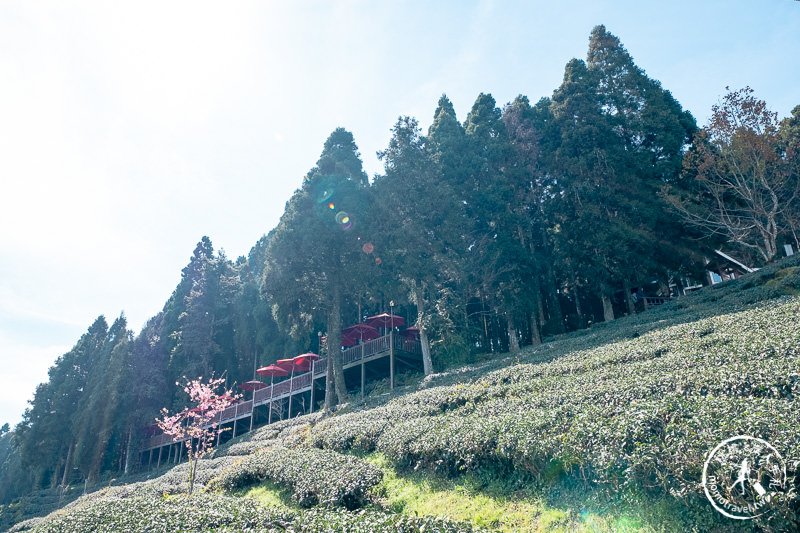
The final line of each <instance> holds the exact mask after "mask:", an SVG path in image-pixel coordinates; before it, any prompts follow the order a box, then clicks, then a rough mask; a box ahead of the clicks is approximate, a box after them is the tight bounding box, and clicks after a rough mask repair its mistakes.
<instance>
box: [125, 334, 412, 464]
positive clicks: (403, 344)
mask: <svg viewBox="0 0 800 533" xmlns="http://www.w3.org/2000/svg"><path fill="white" fill-rule="evenodd" d="M421 354H422V350H421V347H420V343H419V340H418V339H407V338H404V337H401V336H399V335H397V334H396V333H395V334H390V335H384V336H383V337H378V338H377V339H373V340H370V341H366V342H364V343H363V344H359V345H357V346H353V347H351V348H348V349H346V350H344V351H343V352H342V364H343V367H344V370H348V369H350V368H354V367H357V366H360V367H361V392H362V394H363V392H364V382H365V365H366V364H367V363H370V362H372V361H376V360H378V359H382V358H385V357H388V358H389V380H390V386H391V387H392V388H394V373H395V372H394V367H395V357H396V356H401V357H404V356H406V357H407V356H409V355H411V356H420V355H421ZM327 368H328V360H327V359H320V360H319V361H316V362H315V363H314V365H313V367H312V369H311V371H310V372H306V373H304V374H299V375H296V376H294V377H293V378H290V379H287V380H285V381H281V382H280V383H275V384H274V385H272V386H267V387H265V388H263V389H260V390H257V391H254V393H253V398H252V399H251V400H247V401H244V402H240V403H237V404H235V405H232V406H230V407H228V408H227V409H225V410H224V411H222V412H221V413H219V414H218V415H217V416H216V417H214V419H213V420H212V421H211V422H210V423H209V424H208V427H210V426H211V425H214V424H216V425H220V426H221V425H223V424H229V423H234V436H236V422H237V421H238V420H242V419H245V418H251V417H252V416H253V409H255V408H256V407H259V406H262V405H269V404H274V403H277V402H281V401H283V400H286V399H287V398H288V399H289V400H290V401H291V399H292V397H293V396H297V395H300V394H303V393H306V392H311V402H310V403H311V407H310V411H309V412H313V409H314V405H313V404H314V387H313V382H312V377H311V376H312V375H313V376H314V377H313V380H314V382H316V380H318V379H319V378H324V377H325V373H326V371H327ZM324 388H325V382H324V380H323V383H322V389H323V390H324ZM185 440H186V439H183V440H180V441H175V440H173V437H172V436H171V435H165V434H163V433H162V434H159V435H155V436H153V437H151V438H150V439H148V440H147V441H146V442H145V444H144V446H143V447H142V449H141V452H142V453H144V452H148V451H149V452H150V461H152V454H153V451H154V450H156V449H159V454H158V463H159V464H160V463H161V450H160V448H163V447H164V446H170V445H172V444H175V443H176V442H183V441H185Z"/></svg>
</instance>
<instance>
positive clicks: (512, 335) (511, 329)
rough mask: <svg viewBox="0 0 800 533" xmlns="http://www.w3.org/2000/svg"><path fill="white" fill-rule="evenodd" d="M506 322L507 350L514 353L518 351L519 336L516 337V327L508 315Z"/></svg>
mask: <svg viewBox="0 0 800 533" xmlns="http://www.w3.org/2000/svg"><path fill="white" fill-rule="evenodd" d="M507 324H508V352H509V353H516V352H518V351H519V337H517V327H516V325H515V324H514V319H513V318H511V317H509V318H508V320H507Z"/></svg>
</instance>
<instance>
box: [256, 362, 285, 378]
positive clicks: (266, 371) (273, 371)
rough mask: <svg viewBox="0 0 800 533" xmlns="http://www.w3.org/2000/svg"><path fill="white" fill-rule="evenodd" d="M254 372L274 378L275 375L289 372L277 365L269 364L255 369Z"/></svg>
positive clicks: (280, 375) (279, 375)
mask: <svg viewBox="0 0 800 533" xmlns="http://www.w3.org/2000/svg"><path fill="white" fill-rule="evenodd" d="M256 374H258V375H259V376H270V377H273V378H274V377H275V376H278V377H282V376H288V375H289V372H288V371H287V370H284V369H283V368H281V367H279V366H276V365H269V366H264V367H261V368H259V369H258V370H256Z"/></svg>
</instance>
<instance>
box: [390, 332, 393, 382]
mask: <svg viewBox="0 0 800 533" xmlns="http://www.w3.org/2000/svg"><path fill="white" fill-rule="evenodd" d="M393 336H394V331H391V330H390V331H389V388H390V389H392V390H394V337H393Z"/></svg>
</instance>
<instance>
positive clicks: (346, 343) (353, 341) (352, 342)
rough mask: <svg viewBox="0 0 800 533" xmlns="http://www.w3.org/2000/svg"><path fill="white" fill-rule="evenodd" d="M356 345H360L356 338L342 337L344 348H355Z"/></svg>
mask: <svg viewBox="0 0 800 533" xmlns="http://www.w3.org/2000/svg"><path fill="white" fill-rule="evenodd" d="M356 344H358V338H356V337H348V336H347V335H342V346H343V347H348V346H355V345H356Z"/></svg>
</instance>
